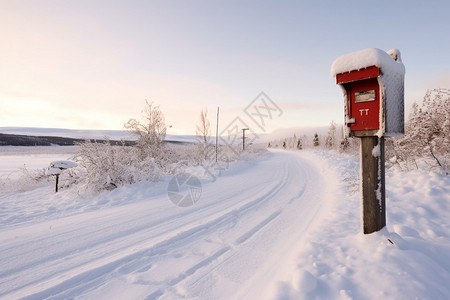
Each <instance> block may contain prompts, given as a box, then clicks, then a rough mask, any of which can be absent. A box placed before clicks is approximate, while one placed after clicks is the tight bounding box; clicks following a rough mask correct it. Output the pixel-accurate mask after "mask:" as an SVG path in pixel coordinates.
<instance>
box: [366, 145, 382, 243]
mask: <svg viewBox="0 0 450 300" xmlns="http://www.w3.org/2000/svg"><path fill="white" fill-rule="evenodd" d="M377 145H379V147H380V149H379V151H374V148H375V147H376V146H377ZM377 152H378V153H377ZM377 154H379V155H377ZM361 183H362V191H361V193H362V197H363V203H362V204H363V229H364V234H369V233H372V232H376V231H379V230H381V229H382V228H383V227H384V226H386V202H385V197H386V196H385V169H384V137H381V138H379V137H377V136H363V137H361Z"/></svg>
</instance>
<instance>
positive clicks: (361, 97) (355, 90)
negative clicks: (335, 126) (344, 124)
mask: <svg viewBox="0 0 450 300" xmlns="http://www.w3.org/2000/svg"><path fill="white" fill-rule="evenodd" d="M350 118H354V119H355V123H353V124H351V125H350V130H352V131H357V130H377V129H379V128H380V93H379V86H378V80H377V79H376V78H371V79H366V80H361V81H356V82H352V83H350Z"/></svg>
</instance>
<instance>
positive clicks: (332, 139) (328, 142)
mask: <svg viewBox="0 0 450 300" xmlns="http://www.w3.org/2000/svg"><path fill="white" fill-rule="evenodd" d="M335 144H336V123H334V121H331V124H330V127H329V129H328V133H327V137H326V138H325V147H326V148H327V149H333V148H334V146H335Z"/></svg>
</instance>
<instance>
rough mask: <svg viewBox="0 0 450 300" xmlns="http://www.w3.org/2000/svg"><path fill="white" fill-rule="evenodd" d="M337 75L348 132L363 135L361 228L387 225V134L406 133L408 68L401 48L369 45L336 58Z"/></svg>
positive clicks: (366, 230)
mask: <svg viewBox="0 0 450 300" xmlns="http://www.w3.org/2000/svg"><path fill="white" fill-rule="evenodd" d="M331 73H332V76H333V77H335V78H336V83H337V84H338V85H339V86H340V87H341V89H342V91H343V94H344V115H345V124H346V125H347V126H345V131H346V132H345V135H346V136H348V137H351V136H354V137H357V138H360V139H361V154H360V155H361V167H360V176H361V178H360V179H361V188H362V190H361V197H362V206H363V207H362V226H363V231H364V233H365V234H369V233H372V232H375V231H379V230H381V229H382V228H383V227H384V226H386V210H385V209H386V204H385V158H384V137H385V136H397V135H402V134H403V133H404V76H405V67H404V66H403V63H402V61H401V57H400V51H398V50H397V49H393V50H390V51H388V52H384V51H382V50H380V49H373V48H371V49H365V50H361V51H358V52H354V53H350V54H347V55H344V56H341V57H339V58H338V59H336V60H335V61H334V63H333V65H332V67H331Z"/></svg>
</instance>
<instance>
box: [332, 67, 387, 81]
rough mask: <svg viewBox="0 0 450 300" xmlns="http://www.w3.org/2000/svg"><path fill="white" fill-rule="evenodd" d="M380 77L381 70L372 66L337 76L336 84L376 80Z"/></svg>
mask: <svg viewBox="0 0 450 300" xmlns="http://www.w3.org/2000/svg"><path fill="white" fill-rule="evenodd" d="M379 75H380V68H378V67H377V66H371V67H367V68H364V69H360V70H353V71H350V72H345V73H341V74H337V75H336V83H337V84H342V83H347V82H353V81H359V80H363V79H368V78H375V77H378V76H379Z"/></svg>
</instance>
